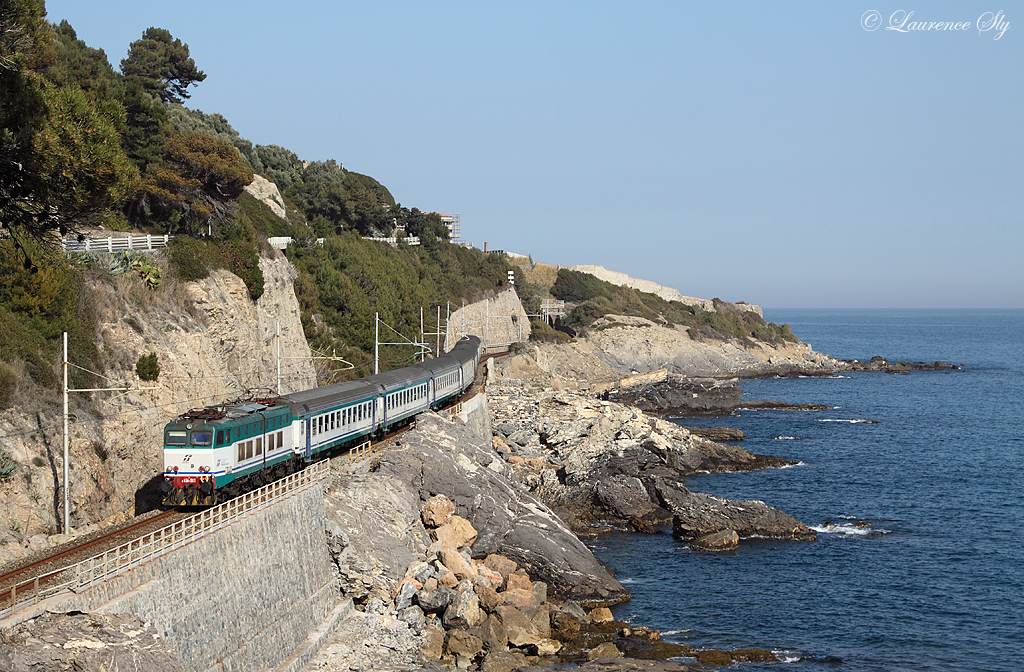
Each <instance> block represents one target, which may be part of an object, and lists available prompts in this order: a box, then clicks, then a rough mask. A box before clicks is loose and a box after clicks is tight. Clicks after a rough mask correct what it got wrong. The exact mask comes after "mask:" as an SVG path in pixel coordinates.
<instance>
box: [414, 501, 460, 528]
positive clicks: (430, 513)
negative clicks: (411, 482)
mask: <svg viewBox="0 0 1024 672" xmlns="http://www.w3.org/2000/svg"><path fill="white" fill-rule="evenodd" d="M453 513H455V504H453V503H452V500H450V499H448V498H447V497H446V496H444V495H434V496H433V497H431V498H430V499H428V500H427V501H425V502H423V508H422V510H421V516H422V517H423V524H424V525H426V526H427V527H429V528H435V527H441V526H442V525H447V524H448V523H450V522H451V521H452V514H453Z"/></svg>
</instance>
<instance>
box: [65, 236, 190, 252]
mask: <svg viewBox="0 0 1024 672" xmlns="http://www.w3.org/2000/svg"><path fill="white" fill-rule="evenodd" d="M170 240H171V236H169V235H163V236H153V235H149V234H147V235H144V236H143V235H138V236H133V235H129V234H125V235H121V236H107V237H106V238H83V239H82V240H78V239H77V238H64V239H62V240H61V241H60V246H61V247H62V248H64V250H65V251H66V252H124V251H126V250H155V249H158V248H163V247H167V244H168V243H169V242H170Z"/></svg>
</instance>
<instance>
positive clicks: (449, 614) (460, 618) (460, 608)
mask: <svg viewBox="0 0 1024 672" xmlns="http://www.w3.org/2000/svg"><path fill="white" fill-rule="evenodd" d="M486 617H487V615H486V614H485V613H484V612H483V610H482V609H481V608H480V601H479V600H478V599H477V596H476V593H475V592H473V591H472V590H464V591H462V592H459V593H456V594H455V597H454V598H453V599H452V601H451V604H449V605H448V608H447V609H445V610H444V617H443V618H442V619H441V622H442V623H444V627H445V628H447V629H449V630H451V629H460V628H461V629H463V630H468V629H469V628H473V627H476V626H478V625H480V624H481V623H483V622H484V619H485V618H486Z"/></svg>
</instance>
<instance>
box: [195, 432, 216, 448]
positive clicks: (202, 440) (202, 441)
mask: <svg viewBox="0 0 1024 672" xmlns="http://www.w3.org/2000/svg"><path fill="white" fill-rule="evenodd" d="M211 443H213V432H212V431H210V430H203V431H196V432H192V445H193V446H208V445H210V444H211Z"/></svg>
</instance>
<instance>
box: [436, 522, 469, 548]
mask: <svg viewBox="0 0 1024 672" xmlns="http://www.w3.org/2000/svg"><path fill="white" fill-rule="evenodd" d="M430 536H431V538H432V539H435V540H437V541H440V542H441V544H442V545H444V546H451V547H452V548H462V547H463V546H469V545H471V544H472V543H473V542H474V541H476V537H477V532H476V529H474V528H473V525H472V523H470V522H469V521H468V520H466V519H465V518H463V517H462V516H454V515H453V516H452V517H451V519H450V520H449V522H448V523H446V524H444V525H441V526H440V527H438V528H436V529H433V530H431V531H430Z"/></svg>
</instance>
